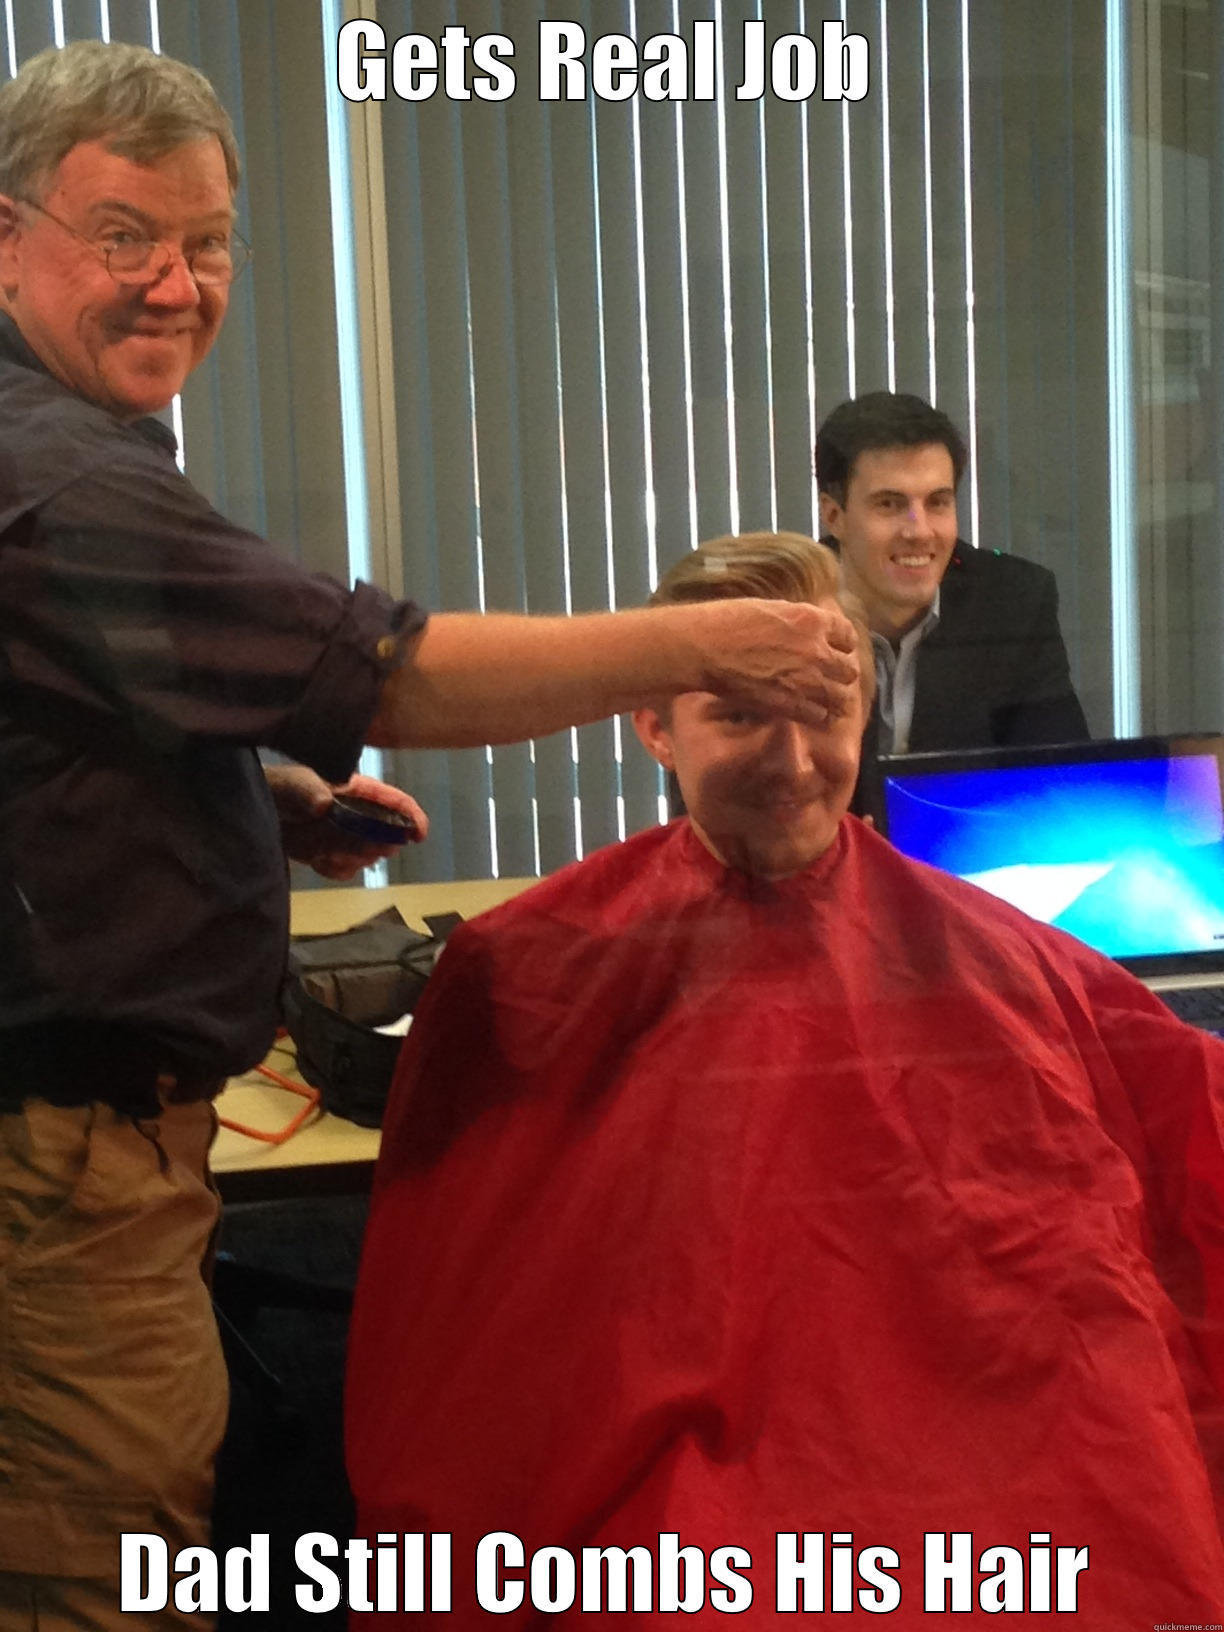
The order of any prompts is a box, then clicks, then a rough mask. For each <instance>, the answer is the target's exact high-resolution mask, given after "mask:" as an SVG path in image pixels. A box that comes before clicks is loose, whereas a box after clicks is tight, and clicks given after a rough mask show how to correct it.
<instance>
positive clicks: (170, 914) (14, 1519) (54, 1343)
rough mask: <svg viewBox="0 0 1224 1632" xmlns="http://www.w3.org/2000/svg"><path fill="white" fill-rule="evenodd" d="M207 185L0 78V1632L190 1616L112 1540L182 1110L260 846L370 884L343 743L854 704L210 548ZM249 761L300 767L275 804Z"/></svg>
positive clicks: (640, 631)
mask: <svg viewBox="0 0 1224 1632" xmlns="http://www.w3.org/2000/svg"><path fill="white" fill-rule="evenodd" d="M237 182H238V154H237V148H236V144H235V140H234V133H233V129H232V127H231V124H230V121H229V118H228V117H227V115H226V113H225V111H224V109H223V108H222V107H221V106H220V104H219V102H218V101H217V98H216V96H215V94H214V93H213V90H212V87H211V86H210V85H209V84H208V82H207V80H205V79H204V78H203V77H202V76H201V75H200V74H198V73H196V72H195V71H194V70H193V69H191V68H189V67H187V66H186V65H184V64H182V63H178V62H174V61H173V60H171V59H169V58H166V57H162V56H159V55H157V54H155V53H154V52H152V51H147V50H143V49H142V48H139V47H136V46H128V45H119V44H115V45H103V44H101V43H97V42H78V43H75V44H72V45H69V46H67V47H66V48H64V49H63V50H61V51H54V50H52V51H47V52H43V53H40V54H38V55H37V56H35V57H33V58H31V59H30V61H28V62H27V63H25V64H23V65H22V68H21V70H20V72H19V73H18V74H17V75H16V76H15V77H14V78H12V79H10V80H8V81H6V82H5V83H4V84H2V85H0V1628H3V1632H34V1629H35V1628H46V1629H52V1628H54V1629H56V1632H59V1629H67V1628H80V1629H82V1632H83V1629H86V1628H88V1629H89V1632H100V1629H103V1628H110V1627H112V1626H114V1627H124V1628H129V1629H134V1628H137V1627H140V1626H142V1625H156V1626H157V1627H158V1628H166V1627H170V1626H183V1627H192V1628H195V1629H196V1632H199V1629H201V1628H202V1627H204V1626H206V1625H207V1624H208V1623H209V1617H208V1616H207V1615H196V1614H193V1613H190V1612H189V1611H188V1610H187V1609H183V1610H179V1609H177V1608H176V1607H175V1606H174V1605H173V1604H171V1605H169V1606H167V1608H166V1609H165V1610H164V1611H160V1612H155V1613H152V1614H151V1615H148V1616H146V1615H142V1614H140V1615H138V1614H125V1613H123V1612H122V1611H121V1610H120V1608H119V1594H118V1565H119V1536H120V1534H121V1533H122V1532H125V1531H139V1532H153V1533H156V1534H157V1535H159V1536H160V1537H162V1538H163V1540H164V1541H165V1542H166V1543H167V1544H168V1546H169V1548H170V1551H171V1553H172V1554H174V1553H177V1552H178V1550H179V1549H180V1548H183V1547H188V1546H198V1545H201V1544H203V1543H205V1542H206V1541H207V1537H208V1519H209V1507H210V1501H211V1483H212V1459H213V1454H214V1452H215V1449H216V1446H217V1444H218V1441H219V1439H220V1435H221V1432H222V1429H223V1426H224V1423H225V1414H226V1379H225V1368H224V1364H223V1361H222V1358H221V1353H220V1346H219V1342H218V1337H217V1330H216V1325H215V1322H214V1320H213V1316H212V1311H211V1308H210V1304H209V1298H208V1291H207V1288H206V1286H205V1284H204V1280H203V1278H202V1275H201V1267H202V1264H203V1261H204V1258H205V1254H206V1251H207V1248H208V1243H209V1241H210V1238H211V1236H212V1233H213V1230H214V1227H215V1224H216V1218H217V1197H216V1194H215V1191H214V1190H213V1188H212V1186H211V1184H210V1181H209V1177H208V1166H207V1152H208V1146H209V1143H210V1140H211V1137H212V1133H213V1130H214V1127H215V1115H214V1112H213V1109H212V1104H211V1101H212V1098H213V1096H214V1095H215V1094H216V1092H217V1091H218V1089H219V1088H220V1087H221V1085H222V1083H223V1082H224V1080H225V1079H226V1078H227V1077H229V1076H231V1075H234V1074H237V1073H238V1072H240V1071H243V1070H245V1069H246V1068H247V1067H248V1066H250V1065H252V1064H254V1063H255V1062H256V1061H258V1060H259V1059H260V1058H261V1057H262V1056H263V1054H264V1053H265V1052H266V1050H267V1048H268V1046H269V1045H270V1043H271V1040H272V1037H273V1034H274V1031H275V1026H276V1021H277V1018H278V994H279V986H280V980H281V976H282V972H283V965H284V953H285V941H286V935H287V928H288V888H287V878H286V867H285V853H286V846H285V843H284V839H283V834H282V828H281V825H280V823H279V821H278V813H279V814H283V815H286V816H288V817H290V818H291V825H292V829H293V839H292V843H293V847H294V848H293V853H294V854H295V855H297V854H299V853H300V854H302V855H303V856H304V857H305V859H309V860H311V861H312V862H313V863H315V864H316V865H319V866H321V867H322V868H323V870H324V871H327V872H328V873H329V874H333V873H335V872H336V871H338V870H343V869H344V868H345V867H346V866H348V865H351V864H354V863H359V862H360V861H361V860H362V859H365V852H364V850H361V851H355V850H352V849H351V848H349V847H348V846H346V845H344V844H343V843H340V844H339V845H337V840H336V836H335V833H334V830H333V832H332V833H331V834H330V836H329V835H327V834H325V833H323V832H321V831H320V829H322V828H325V827H326V826H327V825H328V824H327V823H326V821H325V819H324V818H323V816H322V815H321V814H319V815H316V812H321V811H325V810H326V809H327V808H328V807H329V805H330V787H331V786H334V785H338V784H340V785H342V784H345V783H346V781H347V779H348V778H349V777H350V776H351V773H352V771H353V768H354V766H355V764H356V762H357V759H358V756H359V754H360V751H361V747H362V744H363V743H367V742H368V743H371V744H374V745H379V746H399V747H417V746H448V747H456V748H457V747H467V746H479V745H482V744H484V743H486V742H505V741H515V740H520V739H522V738H526V737H531V736H534V735H542V734H545V733H547V732H550V731H554V730H559V729H561V728H563V727H566V726H571V725H577V724H581V723H583V722H585V721H587V720H593V719H598V718H600V717H601V716H603V715H606V714H608V713H612V712H615V711H617V710H619V709H622V708H628V707H632V706H634V705H635V704H637V703H639V702H641V701H642V700H643V699H644V698H648V697H653V696H655V695H658V694H662V695H674V694H676V693H679V692H683V691H689V690H692V689H693V687H694V686H708V687H709V689H711V690H712V691H715V692H725V693H727V694H729V695H734V696H736V697H738V698H739V699H740V701H741V703H743V704H745V705H746V706H748V707H758V708H759V707H762V706H768V707H777V708H780V709H781V711H782V712H783V713H787V714H789V715H791V716H793V717H795V718H801V719H803V718H806V719H809V720H811V719H816V720H820V721H823V720H824V719H825V718H826V717H827V716H828V714H829V713H830V712H832V713H833V714H835V715H838V714H842V713H844V712H845V711H846V710H847V709H856V708H857V706H858V705H857V685H856V681H857V664H856V661H855V658H854V655H853V653H854V646H855V641H854V634H853V631H852V629H851V628H850V626H849V624H848V623H847V622H846V620H845V619H844V618H843V617H842V616H841V614H840V613H839V612H837V611H835V610H832V609H830V608H824V609H822V608H817V607H814V606H810V605H778V604H773V603H771V604H767V603H764V602H759V601H747V600H741V601H737V602H736V603H735V604H734V605H728V606H726V607H717V606H698V607H672V608H658V609H644V608H643V609H637V610H634V611H631V612H626V613H617V614H612V613H608V614H595V615H592V616H589V617H583V618H530V617H514V616H502V615H499V614H491V615H489V616H487V617H484V616H479V615H474V614H464V613H454V614H445V615H441V616H438V617H434V618H427V616H426V613H425V612H424V610H423V609H422V608H421V607H419V606H417V605H415V604H413V603H412V602H410V601H395V600H393V599H392V598H391V597H390V596H389V595H387V594H386V593H384V592H383V591H382V590H380V589H379V588H377V587H376V586H373V585H370V584H364V583H358V584H356V585H348V584H342V583H340V582H338V581H336V580H334V579H331V578H328V577H325V576H323V575H321V574H311V573H307V572H304V571H302V570H301V569H300V568H299V567H297V566H296V565H295V564H294V563H293V562H292V561H291V560H290V559H288V558H287V556H286V555H285V554H283V553H282V552H280V551H278V550H276V549H274V548H272V547H271V546H270V545H269V544H268V543H267V542H266V541H265V540H263V539H261V538H258V537H256V536H253V535H252V534H250V533H248V532H246V531H244V530H243V529H242V528H240V527H238V526H235V525H234V524H233V523H231V522H229V521H228V520H227V519H226V518H225V517H223V516H221V515H219V514H218V513H217V512H216V511H215V510H214V509H213V508H212V507H211V506H210V505H209V504H208V502H207V501H206V500H205V499H204V497H203V496H202V495H201V494H200V493H198V492H197V491H196V490H195V489H194V488H193V487H192V485H191V483H190V482H189V481H188V480H187V478H186V477H185V476H184V475H183V474H182V473H181V472H180V471H179V469H178V468H177V465H176V461H175V453H176V447H175V439H174V436H173V434H172V433H171V432H170V431H169V430H168V429H167V428H166V426H165V425H164V424H163V423H162V422H161V421H160V420H158V419H155V418H151V417H149V416H150V415H153V414H157V413H160V412H161V411H163V410H165V409H166V408H168V406H169V405H170V402H171V400H172V398H173V397H174V396H175V394H176V393H177V392H178V391H179V390H180V389H181V388H182V386H183V385H184V383H185V381H186V379H187V377H188V375H189V374H190V373H191V371H192V370H193V369H194V368H195V367H196V366H197V365H198V364H199V363H200V362H201V361H202V360H203V358H204V357H205V356H206V354H207V353H208V351H209V348H210V346H211V345H212V343H213V341H214V340H215V338H216V335H217V332H218V329H219V327H220V325H221V322H222V320H223V318H224V316H225V311H226V306H227V303H228V300H229V292H230V286H231V284H232V281H233V279H234V278H235V277H236V276H238V275H239V273H240V272H241V271H242V268H243V265H244V264H245V261H246V258H247V251H246V246H245V245H244V244H243V242H242V240H241V238H240V237H239V236H238V235H237V233H236V232H235V231H234V194H235V188H236V186H237ZM260 748H271V749H274V750H277V751H279V752H280V753H282V754H283V755H284V756H285V757H286V758H288V759H290V760H293V761H295V762H297V763H296V766H295V767H290V768H289V770H288V772H278V774H277V775H276V776H275V777H274V778H272V779H271V780H269V779H268V778H266V777H265V775H264V772H263V770H262V767H261V764H260V761H259V758H258V754H257V750H258V749H260ZM378 786H380V787H381V785H378ZM356 791H358V792H367V791H372V790H369V789H368V786H367V785H366V784H360V785H359V786H358V788H357V790H356ZM381 793H382V797H383V802H384V803H387V802H396V803H398V805H399V808H401V809H406V813H408V814H411V813H412V812H413V811H414V810H415V807H414V806H413V805H412V801H411V800H410V799H408V797H407V795H403V794H397V793H395V792H394V791H393V790H389V789H385V788H384V789H382V790H381ZM299 844H300V846H301V850H300V852H299V849H298V846H299Z"/></svg>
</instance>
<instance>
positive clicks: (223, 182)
mask: <svg viewBox="0 0 1224 1632" xmlns="http://www.w3.org/2000/svg"><path fill="white" fill-rule="evenodd" d="M41 204H42V207H43V209H45V210H49V211H50V212H51V215H52V216H54V217H55V219H54V220H53V219H51V217H50V216H48V215H46V214H43V213H42V211H40V210H39V209H36V208H33V207H32V206H31V205H29V204H26V203H22V202H19V201H15V200H10V201H8V202H7V203H5V202H4V201H0V288H2V289H3V291H4V303H5V306H6V307H7V309H8V311H9V312H10V313H11V314H12V316H13V317H14V318H15V320H16V322H17V326H18V328H19V329H20V330H21V332H22V334H23V336H24V337H25V339H26V341H27V343H28V344H29V345H30V346H31V347H32V348H33V350H34V351H35V353H36V354H37V355H38V357H39V359H40V360H41V361H42V362H43V363H44V364H45V365H46V366H47V368H49V369H50V370H51V372H52V373H53V374H54V375H55V376H56V378H57V379H59V380H61V381H62V382H63V383H64V384H65V385H67V386H69V387H70V388H71V389H72V390H73V391H76V392H78V393H79V394H80V395H81V396H83V397H86V398H88V399H89V400H90V401H91V402H96V403H97V404H98V405H99V406H100V407H103V408H106V409H108V410H109V411H110V412H111V413H113V414H116V415H118V416H119V418H121V419H135V418H138V417H139V416H140V415H142V414H149V413H154V412H156V411H157V410H158V409H161V408H164V407H165V406H166V404H167V403H168V402H170V400H171V399H172V398H173V397H174V396H175V395H176V393H177V392H179V391H180V390H181V389H182V387H183V382H184V381H185V380H186V378H187V376H188V374H189V373H190V372H191V370H192V369H193V368H195V367H196V365H197V364H198V363H200V362H202V361H203V359H204V357H205V356H206V354H207V352H208V350H209V347H210V346H211V345H212V343H213V341H214V339H215V338H216V336H217V331H218V330H219V328H220V327H221V320H222V319H223V318H224V316H225V309H226V306H227V304H228V302H229V289H228V286H226V285H216V284H212V285H207V284H206V285H203V286H201V285H197V283H196V281H195V279H194V278H193V277H192V275H191V273H190V272H189V271H188V269H187V266H186V263H185V262H184V260H183V253H184V252H186V253H188V254H190V253H191V251H192V249H193V248H195V247H197V246H199V245H201V244H203V243H205V242H209V241H211V240H213V239H214V238H215V237H217V236H218V235H225V236H228V234H229V233H230V232H231V230H232V225H233V205H232V201H231V198H230V189H229V177H228V175H227V173H226V168H225V156H224V154H223V152H222V150H221V144H220V142H218V141H217V139H216V138H215V137H209V138H207V139H206V140H204V141H199V142H187V143H185V144H184V145H183V146H182V147H177V148H174V149H172V150H171V151H170V152H169V153H167V154H165V155H164V156H163V157H162V158H160V159H156V160H154V161H153V162H152V163H150V164H136V163H134V162H133V161H132V160H131V159H125V158H121V157H120V156H119V155H118V154H116V153H110V152H108V151H107V149H106V148H105V147H104V146H103V144H102V143H101V142H79V143H78V144H77V146H76V147H74V148H72V149H70V150H69V152H68V153H67V154H66V155H65V156H64V159H63V160H62V162H61V163H60V165H59V168H58V169H57V170H56V172H55V176H54V178H53V180H52V182H51V185H50V187H49V188H48V190H47V192H46V194H45V196H44V197H43V198H42V200H41ZM76 234H79V236H75V235H76ZM132 238H149V239H155V240H157V241H158V243H159V244H168V245H170V246H171V247H172V248H173V249H174V251H175V254H174V255H173V256H171V257H170V259H169V261H168V262H167V261H166V259H165V257H164V255H163V256H162V260H161V262H158V261H157V260H156V258H155V261H154V264H155V265H157V266H158V267H159V268H160V275H159V276H156V277H154V278H153V280H152V281H151V282H149V283H148V284H146V285H144V286H131V285H123V284H119V283H116V281H115V280H114V278H112V277H111V274H110V272H109V271H108V270H107V267H106V262H105V258H104V255H103V254H102V253H101V251H103V250H105V248H106V247H107V246H108V245H112V244H117V243H122V242H124V241H127V240H130V239H132ZM83 240H84V241H83ZM162 263H164V265H163V264H162Z"/></svg>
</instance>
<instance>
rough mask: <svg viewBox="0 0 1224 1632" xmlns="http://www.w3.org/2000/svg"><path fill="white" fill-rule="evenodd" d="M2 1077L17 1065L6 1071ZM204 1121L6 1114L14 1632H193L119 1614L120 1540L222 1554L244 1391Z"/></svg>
mask: <svg viewBox="0 0 1224 1632" xmlns="http://www.w3.org/2000/svg"><path fill="white" fill-rule="evenodd" d="M2 1069H3V1062H0V1070H2ZM214 1126H215V1117H214V1113H213V1110H212V1106H211V1105H210V1104H207V1103H202V1102H197V1103H192V1104H184V1105H166V1106H165V1107H164V1108H163V1113H162V1115H161V1116H160V1117H159V1118H158V1120H157V1121H156V1122H152V1121H146V1122H139V1123H137V1122H133V1120H132V1119H131V1118H130V1117H124V1116H120V1115H119V1114H118V1113H117V1112H115V1111H113V1110H111V1109H110V1107H108V1106H105V1105H97V1104H95V1105H89V1106H84V1107H79V1108H73V1109H61V1108H57V1107H55V1106H51V1105H47V1104H45V1103H44V1102H43V1101H41V1100H35V1101H31V1102H30V1103H28V1104H27V1105H26V1106H25V1108H24V1109H23V1110H22V1111H20V1112H17V1113H8V1114H0V1632H33V1629H35V1628H36V1629H37V1632H47V1629H55V1632H59V1629H60V1628H63V1629H65V1632H67V1629H69V1628H71V1629H72V1632H95V1629H97V1632H110V1629H111V1628H112V1627H114V1628H120V1627H123V1628H127V1629H128V1632H137V1629H139V1628H142V1627H146V1626H147V1627H167V1628H169V1627H180V1626H182V1627H184V1628H186V1627H192V1628H194V1629H195V1632H202V1629H203V1628H204V1627H206V1626H207V1625H208V1624H209V1617H207V1616H200V1615H191V1616H185V1617H180V1616H178V1615H177V1614H176V1613H175V1612H174V1610H173V1608H170V1609H169V1610H167V1611H165V1612H163V1613H160V1614H159V1613H154V1612H145V1613H137V1614H130V1613H129V1614H122V1613H120V1611H119V1608H118V1604H119V1590H118V1583H119V1537H120V1534H121V1533H122V1532H123V1531H128V1530H139V1531H152V1532H154V1533H155V1534H157V1535H160V1536H162V1537H164V1538H165V1540H166V1542H167V1544H168V1546H169V1549H170V1553H171V1558H172V1559H173V1554H174V1553H175V1552H176V1551H177V1550H178V1549H179V1548H181V1547H186V1546H192V1545H207V1542H208V1524H209V1512H210V1507H211V1502H212V1464H213V1458H214V1455H215V1453H216V1450H217V1446H218V1445H219V1443H220V1440H221V1435H222V1433H223V1431H224V1427H225V1416H226V1409H227V1392H228V1391H227V1383H226V1374H225V1365H224V1361H223V1359H222V1355H221V1348H220V1342H219V1339H218V1336H217V1329H216V1324H215V1321H214V1319H213V1313H212V1307H211V1303H210V1300H209V1295H208V1289H207V1287H206V1285H205V1283H204V1280H203V1278H202V1275H201V1264H202V1262H203V1259H204V1256H205V1254H206V1252H207V1251H208V1249H209V1245H210V1241H211V1238H212V1234H213V1230H214V1227H215V1224H216V1218H217V1209H218V1203H217V1197H216V1194H215V1191H214V1190H213V1188H212V1185H211V1183H210V1181H209V1178H208V1172H207V1154H208V1147H209V1144H210V1143H211V1140H212V1135H213V1130H214Z"/></svg>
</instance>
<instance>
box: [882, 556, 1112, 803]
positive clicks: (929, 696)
mask: <svg viewBox="0 0 1224 1632" xmlns="http://www.w3.org/2000/svg"><path fill="white" fill-rule="evenodd" d="M878 729H879V721H878V718H877V716H876V712H875V710H874V709H873V710H872V716H871V719H870V721H869V722H868V725H867V730H866V732H865V734H864V737H863V766H862V770H861V771H860V774H859V792H858V794H857V795H856V799H855V808H856V809H870V808H874V806H873V802H872V801H870V800H869V801H868V802H867V803H866V804H864V803H863V796H864V794H865V793H866V792H867V784H868V782H869V780H871V779H872V777H873V771H874V764H875V757H876V743H877V732H878ZM1088 735H1089V732H1088V722H1087V720H1086V719H1085V718H1084V711H1083V709H1082V708H1081V707H1080V701H1079V698H1078V697H1077V696H1076V695H1075V689H1074V687H1073V686H1072V684H1071V670H1070V666H1069V665H1068V662H1067V649H1066V647H1065V646H1064V645H1063V638H1062V634H1061V632H1060V630H1059V627H1058V588H1057V585H1056V584H1055V582H1054V574H1053V573H1052V572H1048V571H1047V570H1046V569H1045V568H1044V567H1039V566H1037V565H1036V564H1035V563H1034V562H1032V561H1023V560H1021V558H1020V557H1019V556H1016V555H1003V554H1001V553H1000V552H999V551H998V550H975V549H971V548H970V547H969V545H967V544H963V543H959V542H958V544H957V546H956V549H955V550H954V552H953V555H952V559H951V561H950V562H949V563H948V570H947V572H945V573H944V577H943V582H942V584H941V585H940V592H939V622H938V624H937V625H936V626H935V628H934V629H932V630H931V632H930V634H928V635H927V636H926V638H925V639H924V640H923V641H922V642H921V644H920V645H919V647H918V652H917V666H916V670H915V686H914V716H913V721H912V724H911V726H910V738H909V752H910V753H914V754H917V753H925V752H927V751H929V750H932V749H942V748H997V747H1024V746H1030V745H1032V744H1035V743H1047V742H1051V743H1052V742H1080V741H1084V740H1085V739H1086V738H1087V737H1088Z"/></svg>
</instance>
